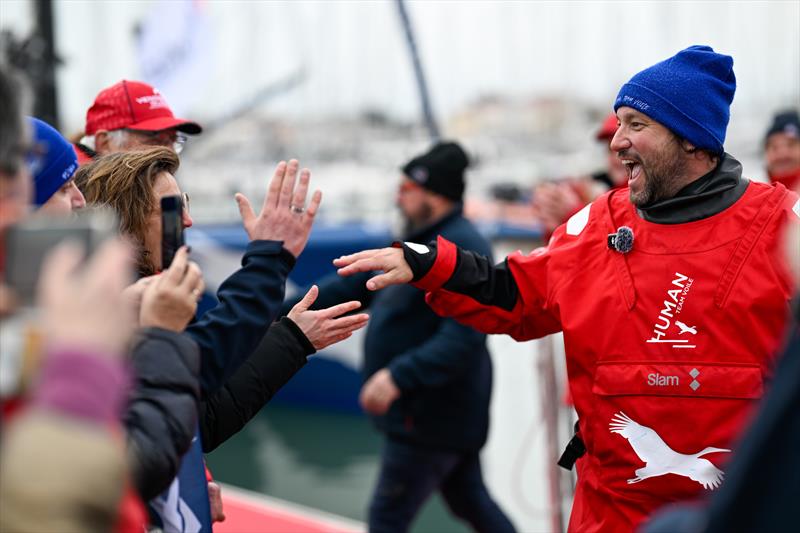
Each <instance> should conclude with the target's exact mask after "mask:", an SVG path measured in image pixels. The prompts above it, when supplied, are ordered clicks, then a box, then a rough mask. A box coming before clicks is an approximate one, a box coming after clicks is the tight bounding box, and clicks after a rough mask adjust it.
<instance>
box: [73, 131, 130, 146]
mask: <svg viewBox="0 0 800 533" xmlns="http://www.w3.org/2000/svg"><path fill="white" fill-rule="evenodd" d="M106 134H107V135H108V137H109V138H110V139H111V142H113V143H114V144H115V145H117V146H122V145H123V144H124V143H125V142H126V141H127V140H128V132H127V131H125V130H111V131H108V132H106ZM80 143H81V144H82V145H84V146H86V147H88V148H91V149H92V150H97V146H96V143H95V140H94V135H84V136H83V137H81V141H80Z"/></svg>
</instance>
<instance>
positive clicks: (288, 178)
mask: <svg viewBox="0 0 800 533" xmlns="http://www.w3.org/2000/svg"><path fill="white" fill-rule="evenodd" d="M298 164H299V163H298V162H297V159H292V160H291V161H289V164H288V165H287V166H286V174H285V175H284V177H283V181H282V182H281V191H280V195H279V197H278V205H277V206H276V209H289V207H290V206H291V205H292V193H293V192H294V184H295V182H296V181H297V165H298ZM303 203H305V198H303ZM302 205H303V204H299V205H298V207H302Z"/></svg>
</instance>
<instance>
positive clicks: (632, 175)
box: [621, 159, 642, 187]
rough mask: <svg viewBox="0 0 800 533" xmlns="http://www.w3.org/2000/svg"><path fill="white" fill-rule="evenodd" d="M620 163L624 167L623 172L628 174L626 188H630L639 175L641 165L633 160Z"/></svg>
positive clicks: (624, 160)
mask: <svg viewBox="0 0 800 533" xmlns="http://www.w3.org/2000/svg"><path fill="white" fill-rule="evenodd" d="M621 162H622V164H623V165H625V171H626V173H627V174H628V186H629V187H630V186H631V184H633V183H634V182H635V181H636V180H637V179H638V178H639V176H640V175H641V173H642V164H641V163H640V162H639V161H636V160H634V159H622V160H621Z"/></svg>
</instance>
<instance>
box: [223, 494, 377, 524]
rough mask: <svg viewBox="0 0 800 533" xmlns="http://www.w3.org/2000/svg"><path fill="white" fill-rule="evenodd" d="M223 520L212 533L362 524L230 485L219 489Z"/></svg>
mask: <svg viewBox="0 0 800 533" xmlns="http://www.w3.org/2000/svg"><path fill="white" fill-rule="evenodd" d="M222 502H223V508H224V510H225V517H226V518H225V521H224V522H217V523H216V524H214V532H215V533H356V532H362V531H365V530H366V527H365V525H364V524H362V523H359V522H357V521H355V520H351V519H348V518H344V517H338V516H335V515H331V514H328V513H324V512H322V511H317V510H315V509H311V508H307V507H302V506H300V505H296V504H293V503H289V502H284V501H281V500H276V499H274V498H269V497H267V496H263V495H260V494H257V493H254V492H250V491H245V490H243V489H239V488H236V487H232V486H230V485H225V486H223V488H222Z"/></svg>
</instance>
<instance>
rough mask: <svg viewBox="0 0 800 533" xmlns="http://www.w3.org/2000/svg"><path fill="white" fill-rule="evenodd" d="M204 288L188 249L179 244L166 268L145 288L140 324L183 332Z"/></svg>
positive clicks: (192, 315)
mask: <svg viewBox="0 0 800 533" xmlns="http://www.w3.org/2000/svg"><path fill="white" fill-rule="evenodd" d="M204 288H205V283H204V282H203V274H202V272H201V271H200V267H199V266H197V263H194V262H193V261H189V251H188V249H187V248H186V247H185V246H182V247H181V248H180V249H179V250H178V252H177V253H176V254H175V258H174V259H173V260H172V264H171V265H170V266H169V268H168V269H167V270H165V271H164V272H162V273H161V274H160V275H159V276H157V277H156V279H154V280H153V281H152V282H151V283H149V284H148V285H147V286H146V287H145V289H144V294H143V295H142V307H141V311H140V323H141V325H142V327H150V326H152V327H158V328H163V329H168V330H170V331H175V332H178V333H180V332H182V331H183V330H184V329H186V326H187V325H188V324H189V322H190V321H191V320H192V318H193V317H194V314H195V312H196V311H197V300H198V299H199V298H200V296H201V295H202V294H203V289H204Z"/></svg>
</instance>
